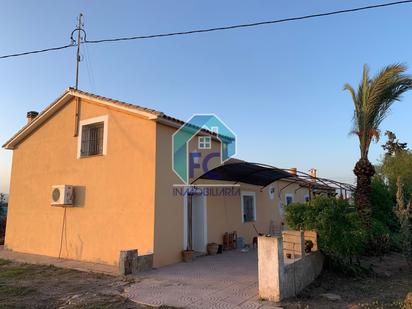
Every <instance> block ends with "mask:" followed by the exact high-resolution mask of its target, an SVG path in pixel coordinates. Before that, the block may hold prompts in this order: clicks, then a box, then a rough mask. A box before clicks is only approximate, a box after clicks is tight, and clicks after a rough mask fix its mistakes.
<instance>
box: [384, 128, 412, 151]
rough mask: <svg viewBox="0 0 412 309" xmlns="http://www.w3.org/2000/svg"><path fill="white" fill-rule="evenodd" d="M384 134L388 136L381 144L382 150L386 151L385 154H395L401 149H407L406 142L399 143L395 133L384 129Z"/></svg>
mask: <svg viewBox="0 0 412 309" xmlns="http://www.w3.org/2000/svg"><path fill="white" fill-rule="evenodd" d="M385 135H386V136H387V137H388V141H387V142H386V143H385V144H384V145H382V148H383V150H385V151H386V153H385V155H388V156H395V155H397V154H398V153H400V152H402V151H406V150H408V143H401V142H399V140H398V139H396V135H395V133H393V132H391V131H386V132H385Z"/></svg>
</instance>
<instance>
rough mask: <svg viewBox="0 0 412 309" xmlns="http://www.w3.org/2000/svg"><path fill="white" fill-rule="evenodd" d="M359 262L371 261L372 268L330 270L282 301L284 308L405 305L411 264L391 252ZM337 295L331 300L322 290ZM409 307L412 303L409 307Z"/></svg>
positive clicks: (365, 308) (356, 308)
mask: <svg viewBox="0 0 412 309" xmlns="http://www.w3.org/2000/svg"><path fill="white" fill-rule="evenodd" d="M362 265H363V266H366V267H369V266H370V265H371V267H372V269H373V272H372V273H371V274H370V275H367V276H363V277H358V278H354V277H347V276H346V277H345V276H343V275H338V274H335V273H331V272H325V271H324V272H323V273H322V275H321V276H320V277H319V278H318V279H317V280H316V281H315V282H314V283H313V284H311V285H310V286H309V287H308V288H307V289H306V290H304V291H303V292H302V293H301V295H300V296H299V297H296V298H293V299H290V300H287V301H284V302H282V307H283V308H285V309H326V308H327V309H335V308H339V309H341V308H345V309H346V308H348V309H386V308H402V309H403V308H405V307H404V306H403V301H404V299H405V297H406V295H407V294H408V292H412V267H411V266H408V265H407V263H406V262H405V260H404V259H403V257H402V256H400V255H398V254H395V253H393V254H390V255H387V256H384V257H383V258H382V261H381V260H380V258H376V257H374V258H364V259H362ZM325 293H332V294H336V295H339V296H340V297H341V300H337V301H331V300H328V299H326V298H324V297H322V296H321V294H325ZM411 308H412V307H411Z"/></svg>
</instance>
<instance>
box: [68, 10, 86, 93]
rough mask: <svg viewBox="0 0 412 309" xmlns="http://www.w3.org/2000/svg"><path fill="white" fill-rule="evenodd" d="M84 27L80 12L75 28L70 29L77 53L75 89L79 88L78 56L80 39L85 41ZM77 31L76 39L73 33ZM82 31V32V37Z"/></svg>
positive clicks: (79, 58) (79, 59)
mask: <svg viewBox="0 0 412 309" xmlns="http://www.w3.org/2000/svg"><path fill="white" fill-rule="evenodd" d="M83 27H84V22H83V14H82V13H80V15H79V17H78V18H77V28H76V29H74V30H73V31H72V34H71V37H70V38H71V41H72V44H77V53H76V85H75V89H76V90H77V89H78V88H79V64H80V61H81V57H80V45H81V43H82V41H83V42H84V41H86V31H84V29H83ZM76 31H77V40H75V39H74V38H73V34H74V33H75V32H76ZM82 32H83V37H82V35H81V34H82Z"/></svg>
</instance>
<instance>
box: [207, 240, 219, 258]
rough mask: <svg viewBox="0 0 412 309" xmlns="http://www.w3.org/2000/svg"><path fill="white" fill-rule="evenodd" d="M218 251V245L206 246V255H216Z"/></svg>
mask: <svg viewBox="0 0 412 309" xmlns="http://www.w3.org/2000/svg"><path fill="white" fill-rule="evenodd" d="M218 249H219V245H218V244H216V243H210V244H207V254H209V255H216V254H217V251H218Z"/></svg>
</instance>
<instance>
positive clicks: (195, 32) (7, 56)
mask: <svg viewBox="0 0 412 309" xmlns="http://www.w3.org/2000/svg"><path fill="white" fill-rule="evenodd" d="M409 3H412V0H403V1H395V2H389V3H382V4H376V5H368V6H363V7H356V8H351V9H345V10H338V11H331V12H325V13H317V14H310V15H303V16H297V17H289V18H283V19H276V20H269V21H261V22H255V23H248V24H238V25H230V26H222V27H215V28H205V29H197V30H189V31H182V32H169V33H160V34H150V35H139V36H132V37H123V38H110V39H100V40H87V39H86V35H85V38H84V42H83V43H89V44H98V43H106V42H118V41H130V40H142V39H153V38H162V37H172V36H181V35H191V34H197V33H207V32H215V31H224V30H233V29H239V28H248V27H257V26H264V25H271V24H279V23H285V22H292V21H299V20H305V19H312V18H318V17H326V16H332V15H338V14H346V13H353V12H359V11H365V10H371V9H377V8H383V7H389V6H395V5H402V4H409ZM76 30H81V31H83V32H84V33H85V31H84V30H83V29H77V28H76V29H75V30H74V31H76ZM74 46H77V43H75V42H72V43H71V44H68V45H64V46H58V47H51V48H45V49H40V50H33V51H28V52H22V53H15V54H10V55H3V56H0V59H5V58H11V57H19V56H26V55H31V54H38V53H44V52H49V51H57V50H62V49H66V48H70V47H74Z"/></svg>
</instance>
